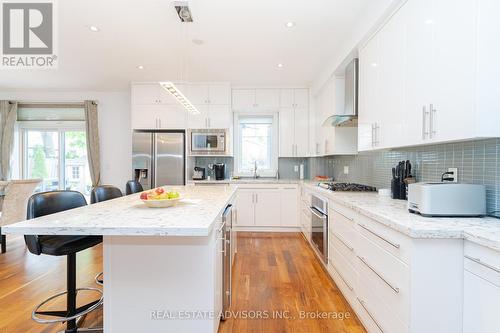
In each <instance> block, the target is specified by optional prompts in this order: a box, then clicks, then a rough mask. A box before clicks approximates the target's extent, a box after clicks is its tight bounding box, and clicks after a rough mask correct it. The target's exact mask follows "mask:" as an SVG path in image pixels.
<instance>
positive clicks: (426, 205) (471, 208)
mask: <svg viewBox="0 0 500 333" xmlns="http://www.w3.org/2000/svg"><path fill="white" fill-rule="evenodd" d="M408 210H409V211H410V213H418V214H420V215H423V216H442V217H446V216H448V217H451V216H484V215H486V187H485V186H484V185H474V184H458V183H414V184H409V185H408Z"/></svg>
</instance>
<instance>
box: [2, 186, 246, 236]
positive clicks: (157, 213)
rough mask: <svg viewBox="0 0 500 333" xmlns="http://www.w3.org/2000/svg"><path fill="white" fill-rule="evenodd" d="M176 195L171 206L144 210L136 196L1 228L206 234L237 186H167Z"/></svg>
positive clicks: (48, 231) (68, 232)
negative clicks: (178, 194)
mask: <svg viewBox="0 0 500 333" xmlns="http://www.w3.org/2000/svg"><path fill="white" fill-rule="evenodd" d="M165 188H166V189H168V190H171V189H175V190H176V191H178V192H180V194H181V197H182V200H181V201H180V202H179V203H178V204H177V205H176V206H174V207H169V208H148V207H146V206H145V205H144V204H143V203H142V202H141V200H140V198H139V194H133V195H129V196H124V197H121V198H118V199H114V200H109V201H105V202H102V203H98V204H93V205H88V206H84V207H80V208H76V209H72V210H68V211H64V212H60V213H56V214H52V215H47V216H43V217H39V218H36V219H33V220H27V221H23V222H19V223H15V224H11V225H8V226H4V227H2V233H5V234H22V235H102V236H183V237H185V236H195V237H203V236H208V235H210V233H211V231H212V229H213V227H214V225H215V222H216V220H217V218H218V217H219V216H220V214H221V213H222V212H223V211H224V209H225V208H226V206H227V204H228V203H229V202H230V201H231V200H232V199H233V197H234V196H235V194H236V189H237V186H174V187H172V186H168V187H165Z"/></svg>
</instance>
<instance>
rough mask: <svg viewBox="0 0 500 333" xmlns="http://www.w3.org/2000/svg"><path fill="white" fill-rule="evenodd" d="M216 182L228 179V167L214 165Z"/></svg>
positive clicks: (222, 164)
mask: <svg viewBox="0 0 500 333" xmlns="http://www.w3.org/2000/svg"><path fill="white" fill-rule="evenodd" d="M213 169H214V174H215V180H224V179H226V165H225V164H224V163H215V164H214V165H213Z"/></svg>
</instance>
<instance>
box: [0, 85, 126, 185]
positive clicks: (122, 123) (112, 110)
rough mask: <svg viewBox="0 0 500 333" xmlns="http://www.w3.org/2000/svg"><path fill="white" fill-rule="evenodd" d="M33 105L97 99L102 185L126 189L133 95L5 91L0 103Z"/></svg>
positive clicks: (1, 92) (1, 95)
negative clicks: (14, 102) (10, 101)
mask: <svg viewBox="0 0 500 333" xmlns="http://www.w3.org/2000/svg"><path fill="white" fill-rule="evenodd" d="M4 99H6V100H14V101H23V102H27V101H31V102H82V101H84V100H87V99H88V100H97V102H98V106H97V110H98V112H99V136H100V143H101V178H102V183H103V184H111V185H115V186H117V187H120V188H121V189H122V190H124V189H125V183H126V182H127V180H129V179H130V177H131V170H132V130H131V124H130V92H128V91H127V92H92V91H82V92H3V91H0V100H4Z"/></svg>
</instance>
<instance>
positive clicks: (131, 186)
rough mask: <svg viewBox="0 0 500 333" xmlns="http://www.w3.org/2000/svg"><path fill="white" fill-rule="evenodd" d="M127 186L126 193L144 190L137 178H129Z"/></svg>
mask: <svg viewBox="0 0 500 333" xmlns="http://www.w3.org/2000/svg"><path fill="white" fill-rule="evenodd" d="M125 186H126V188H125V193H126V194H127V195H129V194H134V193H139V192H142V191H144V189H143V188H142V185H141V183H139V182H138V181H137V180H129V181H128V182H127V184H126V185H125Z"/></svg>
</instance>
